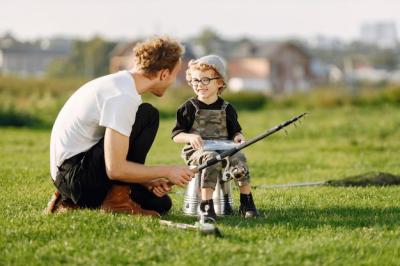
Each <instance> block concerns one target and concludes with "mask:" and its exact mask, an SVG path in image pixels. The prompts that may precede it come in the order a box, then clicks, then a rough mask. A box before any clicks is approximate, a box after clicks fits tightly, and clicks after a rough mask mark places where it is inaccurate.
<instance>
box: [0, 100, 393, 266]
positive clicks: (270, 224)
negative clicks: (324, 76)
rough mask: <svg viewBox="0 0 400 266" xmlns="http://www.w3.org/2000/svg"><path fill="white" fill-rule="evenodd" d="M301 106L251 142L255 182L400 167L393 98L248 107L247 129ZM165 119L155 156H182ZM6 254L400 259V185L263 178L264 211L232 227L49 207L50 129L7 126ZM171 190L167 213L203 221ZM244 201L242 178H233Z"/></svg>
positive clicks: (169, 160)
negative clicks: (208, 228) (207, 228)
mask: <svg viewBox="0 0 400 266" xmlns="http://www.w3.org/2000/svg"><path fill="white" fill-rule="evenodd" d="M303 111H310V115H309V116H308V117H307V118H306V119H305V120H303V121H302V122H301V123H299V124H298V127H297V128H295V127H293V126H291V127H290V128H288V134H287V135H286V134H285V133H284V132H279V133H277V134H275V135H273V136H271V137H269V138H267V139H265V140H262V141H261V142H259V143H257V144H255V145H253V146H250V147H249V148H247V149H246V150H245V153H246V154H247V157H248V161H249V164H250V170H251V176H252V182H253V184H254V185H262V184H268V185H272V184H286V183H296V182H309V181H325V180H328V179H338V178H343V177H346V176H351V175H356V174H361V173H365V172H369V171H383V172H389V173H393V174H400V160H399V158H400V112H399V108H398V107H395V106H386V107H382V106H380V107H373V108H372V107H370V108H366V107H340V108H333V109H314V110H303V109H299V108H293V109H291V108H288V109H277V110H274V109H272V108H266V109H263V110H261V111H257V112H243V111H241V112H240V113H239V120H240V122H241V124H242V127H243V132H244V134H245V135H246V137H247V138H250V137H252V136H255V135H257V134H259V133H261V132H263V131H264V130H266V129H268V128H270V127H272V126H274V125H276V124H278V123H280V122H283V121H284V120H286V119H289V118H291V117H293V116H294V115H296V114H298V113H301V112H303ZM173 123H174V121H173V119H170V120H162V121H161V124H160V130H159V134H158V136H157V139H156V141H155V144H154V146H153V149H152V150H151V153H150V154H149V157H148V160H147V163H148V164H180V163H182V161H181V158H180V156H179V154H180V149H181V146H180V145H178V144H174V143H173V142H172V141H171V138H170V132H171V128H172V126H173ZM0 132H1V138H0V187H1V193H0V210H1V212H0V228H1V230H0V265H59V264H70V265H71V264H73V265H75V264H80V265H121V264H129V265H399V264H400V206H399V204H400V187H367V188H359V187H358V188H357V187H354V188H333V187H292V188H274V189H265V188H258V189H254V191H253V194H254V197H255V202H256V205H257V206H258V208H259V209H260V211H261V212H262V217H261V218H259V219H255V220H244V219H242V218H240V217H239V216H231V217H225V218H221V219H220V220H219V221H218V226H219V228H220V230H221V231H222V234H223V235H224V238H222V239H216V238H214V237H212V236H202V235H199V234H197V233H195V232H188V231H181V230H176V229H170V228H166V227H163V226H161V225H159V223H158V220H157V219H152V218H146V217H135V216H129V215H112V214H101V213H100V212H98V211H96V210H84V211H75V212H71V213H66V214H56V215H51V216H44V215H42V210H43V208H44V207H45V206H46V204H47V201H48V199H49V197H50V194H51V193H52V191H53V190H54V188H53V186H52V184H51V182H50V176H49V165H48V160H49V159H48V153H49V152H48V150H49V137H50V130H34V129H27V128H26V129H25V128H23V129H20V128H0ZM183 193H184V189H181V188H175V189H174V193H172V194H171V196H172V198H173V201H174V207H173V210H172V212H171V213H170V215H168V216H166V217H164V218H165V219H169V220H172V221H177V222H188V223H194V222H195V221H196V219H195V218H193V217H187V216H184V215H183V213H182V210H181V207H182V202H183ZM233 194H234V207H235V209H237V208H238V205H239V200H238V194H239V192H238V190H237V189H236V188H235V189H234V190H233Z"/></svg>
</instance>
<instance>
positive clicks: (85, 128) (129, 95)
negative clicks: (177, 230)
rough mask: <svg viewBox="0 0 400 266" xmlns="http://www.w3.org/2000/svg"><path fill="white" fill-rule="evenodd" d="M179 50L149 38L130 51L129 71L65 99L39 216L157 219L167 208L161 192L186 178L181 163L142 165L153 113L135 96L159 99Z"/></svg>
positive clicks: (155, 115) (178, 63)
mask: <svg viewBox="0 0 400 266" xmlns="http://www.w3.org/2000/svg"><path fill="white" fill-rule="evenodd" d="M182 54H183V47H182V46H181V45H180V44H179V43H178V42H176V41H175V40H172V39H170V38H161V37H155V38H152V39H149V40H147V41H145V42H142V43H139V44H137V45H136V46H135V48H134V60H135V67H134V69H132V70H131V71H120V72H118V73H115V74H111V75H107V76H104V77H100V78H97V79H95V80H92V81H90V82H88V83H86V84H85V85H83V86H82V87H81V88H79V89H78V90H77V91H76V92H75V93H74V94H73V95H72V96H71V97H70V98H69V99H68V101H67V102H66V103H65V105H64V106H63V108H62V109H61V111H60V113H59V114H58V116H57V119H56V121H55V123H54V126H53V129H52V133H51V141H50V168H51V176H52V179H53V181H54V184H55V186H56V188H57V191H56V193H55V194H54V195H53V197H52V199H51V200H50V202H49V204H48V207H47V209H46V210H45V212H46V213H52V212H55V211H63V210H66V209H70V208H82V207H84V208H98V207H100V209H101V210H102V211H105V212H124V213H130V214H142V215H152V216H159V215H162V214H165V213H166V212H168V210H169V209H170V208H171V206H172V202H171V199H170V198H169V197H168V195H167V193H168V192H169V191H170V189H171V186H172V185H178V186H184V185H186V184H187V183H188V182H189V181H190V180H191V178H192V177H193V173H192V171H190V169H189V168H188V167H186V166H145V165H144V162H145V159H146V155H147V153H148V151H149V150H150V147H151V145H152V143H153V141H154V138H155V136H156V133H157V130H158V123H159V113H158V110H157V109H155V108H154V107H153V106H151V105H150V104H148V103H144V104H143V103H142V100H141V95H142V94H143V93H153V94H154V95H156V96H159V97H161V96H162V95H163V94H164V92H165V91H166V89H167V88H168V87H169V86H170V85H171V84H172V83H173V82H174V81H175V79H176V75H177V73H178V71H179V70H180V68H181V57H182Z"/></svg>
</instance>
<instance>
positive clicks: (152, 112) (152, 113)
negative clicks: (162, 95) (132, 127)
mask: <svg viewBox="0 0 400 266" xmlns="http://www.w3.org/2000/svg"><path fill="white" fill-rule="evenodd" d="M137 113H138V114H140V115H145V116H147V117H148V118H150V119H156V120H159V119H160V112H159V111H158V110H157V108H155V107H154V106H153V105H151V104H150V103H142V104H141V105H139V109H138V111H137Z"/></svg>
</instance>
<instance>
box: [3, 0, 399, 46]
mask: <svg viewBox="0 0 400 266" xmlns="http://www.w3.org/2000/svg"><path fill="white" fill-rule="evenodd" d="M380 21H392V22H394V23H395V24H396V26H397V31H398V32H399V31H400V0H276V1H272V0H201V1H192V0H186V1H185V0H142V1H135V0H112V1H110V0H108V1H107V0H0V35H2V34H4V33H6V32H11V33H12V34H13V35H15V36H16V37H17V38H20V39H26V40H28V39H35V38H47V37H52V36H65V37H78V38H91V37H93V36H94V35H96V34H98V35H101V36H103V37H105V38H108V39H134V38H138V37H143V36H148V35H154V34H158V35H165V34H167V35H172V36H173V37H176V38H181V39H184V38H188V37H191V36H194V35H196V34H198V33H199V32H201V31H202V30H203V29H204V28H206V27H209V28H212V29H213V30H215V31H216V32H217V33H218V34H220V35H221V36H223V37H225V38H240V37H254V38H259V39H273V38H275V39H277V38H287V37H303V38H308V37H314V36H316V35H325V36H329V37H337V38H340V39H343V40H354V39H356V38H358V36H359V31H360V27H361V25H362V24H363V23H371V22H372V23H373V22H380Z"/></svg>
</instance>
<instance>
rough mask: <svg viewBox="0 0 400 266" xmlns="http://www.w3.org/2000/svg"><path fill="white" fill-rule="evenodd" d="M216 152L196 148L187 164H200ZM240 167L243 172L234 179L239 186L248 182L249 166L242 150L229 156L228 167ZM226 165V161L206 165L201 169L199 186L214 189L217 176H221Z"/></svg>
mask: <svg viewBox="0 0 400 266" xmlns="http://www.w3.org/2000/svg"><path fill="white" fill-rule="evenodd" d="M217 154H218V153H217V152H215V151H203V150H202V149H200V150H196V151H195V152H194V153H193V154H191V156H190V157H189V159H188V160H187V164H188V165H190V166H191V165H195V166H197V165H200V164H202V163H203V162H205V161H207V160H209V159H211V158H212V157H214V156H216V155H217ZM238 166H239V167H242V168H244V169H245V174H244V175H243V176H242V177H241V178H239V179H234V180H235V182H236V184H237V185H238V186H239V187H241V186H245V185H248V184H249V183H250V174H249V167H248V166H247V160H246V157H245V156H244V154H243V153H242V152H237V153H236V154H234V155H232V156H231V157H229V169H232V168H234V167H238ZM225 167H226V161H225V160H224V161H222V162H219V163H217V164H214V165H212V166H210V167H207V168H205V169H203V170H202V171H201V173H200V174H201V188H212V189H214V188H215V186H216V184H217V180H218V178H220V179H221V178H222V174H223V171H224V170H229V169H225Z"/></svg>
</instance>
